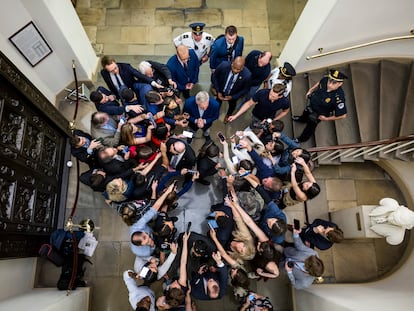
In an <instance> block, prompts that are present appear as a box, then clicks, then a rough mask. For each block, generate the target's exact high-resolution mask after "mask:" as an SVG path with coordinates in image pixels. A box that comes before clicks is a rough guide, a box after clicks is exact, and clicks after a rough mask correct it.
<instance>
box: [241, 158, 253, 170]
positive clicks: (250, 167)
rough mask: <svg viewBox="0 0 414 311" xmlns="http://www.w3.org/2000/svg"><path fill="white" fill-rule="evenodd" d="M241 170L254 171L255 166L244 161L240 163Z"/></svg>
mask: <svg viewBox="0 0 414 311" xmlns="http://www.w3.org/2000/svg"><path fill="white" fill-rule="evenodd" d="M240 168H244V169H245V170H246V171H252V170H253V168H254V164H253V163H252V162H251V161H249V160H246V159H244V160H241V161H240V162H239V164H238V167H237V170H239V169H240Z"/></svg>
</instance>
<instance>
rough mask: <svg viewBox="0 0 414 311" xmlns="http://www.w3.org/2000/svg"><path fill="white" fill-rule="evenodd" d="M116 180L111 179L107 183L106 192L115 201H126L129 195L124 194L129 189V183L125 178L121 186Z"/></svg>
mask: <svg viewBox="0 0 414 311" xmlns="http://www.w3.org/2000/svg"><path fill="white" fill-rule="evenodd" d="M115 181H116V179H114V180H111V181H110V182H109V183H108V184H107V185H106V192H107V193H108V197H109V199H110V200H112V201H114V202H122V201H125V200H126V199H127V197H126V196H124V192H125V191H126V190H127V188H128V185H127V183H126V182H125V181H124V180H122V185H121V186H120V187H119V186H118V184H117V183H116V182H115Z"/></svg>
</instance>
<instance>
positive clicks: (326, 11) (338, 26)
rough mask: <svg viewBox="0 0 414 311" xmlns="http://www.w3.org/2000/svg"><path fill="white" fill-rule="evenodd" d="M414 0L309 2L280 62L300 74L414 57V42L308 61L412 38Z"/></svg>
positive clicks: (411, 40)
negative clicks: (373, 60) (368, 44)
mask: <svg viewBox="0 0 414 311" xmlns="http://www.w3.org/2000/svg"><path fill="white" fill-rule="evenodd" d="M412 12H414V1H412V0H398V1H395V2H390V1H389V0H364V1H360V0H308V3H307V4H306V6H305V9H304V10H303V12H302V15H301V16H300V18H299V20H298V22H297V24H296V26H295V28H294V30H293V32H292V34H291V36H290V37H289V40H288V42H287V43H286V45H285V48H284V50H283V51H282V53H281V55H280V58H279V63H283V62H284V61H289V62H290V63H292V65H294V66H295V67H296V71H297V72H305V71H308V70H312V69H316V68H321V67H328V66H329V65H332V64H338V63H343V62H349V61H352V60H358V59H366V58H375V57H407V58H414V39H408V40H402V41H394V42H390V43H382V44H379V45H375V46H371V47H366V48H362V49H357V50H353V51H348V52H343V53H340V54H334V55H330V56H325V57H321V58H317V59H313V60H306V56H310V55H314V54H318V53H319V52H318V49H319V48H323V52H328V51H332V50H336V49H340V48H346V47H349V46H352V45H356V44H362V43H366V42H369V41H375V40H379V39H384V38H388V37H394V36H405V35H410V30H411V29H414V20H413V14H412Z"/></svg>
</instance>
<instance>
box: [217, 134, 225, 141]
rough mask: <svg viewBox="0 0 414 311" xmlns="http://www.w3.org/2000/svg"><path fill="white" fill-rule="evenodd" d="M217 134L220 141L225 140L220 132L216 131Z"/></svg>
mask: <svg viewBox="0 0 414 311" xmlns="http://www.w3.org/2000/svg"><path fill="white" fill-rule="evenodd" d="M217 136H218V138H219V139H220V141H221V142H224V141H225V140H226V138H225V137H224V135H223V133H222V132H217Z"/></svg>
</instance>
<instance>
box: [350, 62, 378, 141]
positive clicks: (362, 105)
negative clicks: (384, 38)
mask: <svg viewBox="0 0 414 311" xmlns="http://www.w3.org/2000/svg"><path fill="white" fill-rule="evenodd" d="M350 68H351V74H352V82H353V84H352V85H353V90H354V97H355V106H356V111H357V114H358V124H359V130H360V137H361V141H362V142H367V141H372V140H378V139H379V113H380V109H379V91H378V89H379V65H378V62H375V63H353V64H350Z"/></svg>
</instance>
